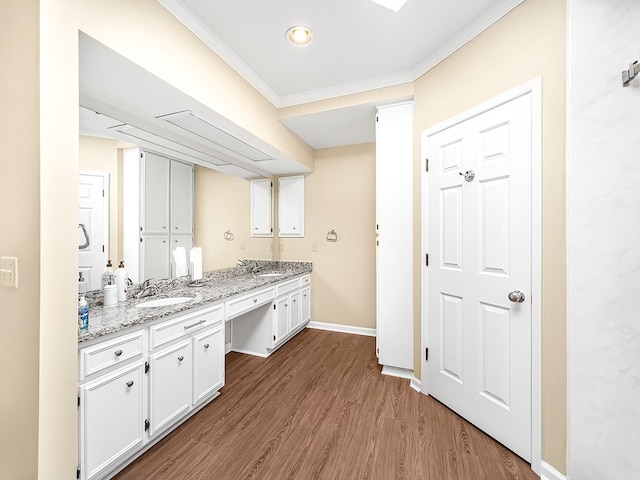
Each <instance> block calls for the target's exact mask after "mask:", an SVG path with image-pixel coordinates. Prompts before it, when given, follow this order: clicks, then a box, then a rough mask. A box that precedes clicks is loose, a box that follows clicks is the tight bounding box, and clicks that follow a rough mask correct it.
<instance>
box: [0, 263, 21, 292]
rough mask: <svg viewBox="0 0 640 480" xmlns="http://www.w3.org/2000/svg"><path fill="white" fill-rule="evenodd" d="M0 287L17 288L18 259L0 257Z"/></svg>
mask: <svg viewBox="0 0 640 480" xmlns="http://www.w3.org/2000/svg"><path fill="white" fill-rule="evenodd" d="M0 285H2V286H3V287H13V288H18V257H0Z"/></svg>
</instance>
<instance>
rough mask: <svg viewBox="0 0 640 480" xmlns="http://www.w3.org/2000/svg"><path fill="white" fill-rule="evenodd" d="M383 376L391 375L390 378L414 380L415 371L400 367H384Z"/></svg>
mask: <svg viewBox="0 0 640 480" xmlns="http://www.w3.org/2000/svg"><path fill="white" fill-rule="evenodd" d="M381 373H382V375H389V376H390V377H399V378H406V379H407V380H411V379H412V378H413V370H409V369H407V368H400V367H391V366H389V365H383V366H382V372H381Z"/></svg>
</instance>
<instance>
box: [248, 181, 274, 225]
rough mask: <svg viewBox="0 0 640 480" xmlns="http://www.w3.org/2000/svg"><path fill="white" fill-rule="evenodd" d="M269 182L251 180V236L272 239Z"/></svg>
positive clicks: (270, 184)
mask: <svg viewBox="0 0 640 480" xmlns="http://www.w3.org/2000/svg"><path fill="white" fill-rule="evenodd" d="M271 186H272V183H271V180H269V179H268V178H261V179H258V180H251V236H252V237H272V236H273V228H272V224H271V188H272V187H271Z"/></svg>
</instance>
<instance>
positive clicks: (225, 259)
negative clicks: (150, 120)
mask: <svg viewBox="0 0 640 480" xmlns="http://www.w3.org/2000/svg"><path fill="white" fill-rule="evenodd" d="M132 146H133V145H131V144H129V143H126V142H123V141H121V140H115V139H111V138H98V137H90V136H80V139H79V155H80V161H79V170H85V171H99V172H107V173H109V179H110V182H109V183H110V184H109V193H110V195H109V198H110V205H109V212H110V213H109V217H110V218H109V235H108V247H107V251H108V258H110V259H111V260H112V261H113V263H114V265H117V264H118V263H117V262H118V261H120V260H121V259H122V255H123V247H122V232H123V231H122V212H123V209H124V208H127V206H126V205H123V204H122V155H121V151H122V149H124V148H130V147H132ZM250 189H251V182H250V181H249V180H245V179H243V178H238V177H233V176H230V175H227V174H224V173H221V172H218V171H215V170H211V169H208V168H205V167H201V166H199V165H196V166H195V189H194V195H195V196H194V244H195V245H197V246H201V247H202V252H203V259H202V263H203V265H202V267H203V270H204V271H210V270H218V269H221V268H227V267H232V266H234V265H235V264H236V263H237V261H238V259H239V258H255V259H261V260H272V259H273V253H272V241H273V239H272V238H252V237H251V235H250V231H251V227H250V225H251V214H250V203H251V190H250ZM225 232H231V233H232V237H233V239H231V237H230V236H229V235H226V237H225ZM105 265H106V264H105ZM127 267H130V268H138V266H133V265H131V266H127Z"/></svg>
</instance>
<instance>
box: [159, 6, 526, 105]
mask: <svg viewBox="0 0 640 480" xmlns="http://www.w3.org/2000/svg"><path fill="white" fill-rule="evenodd" d="M158 1H159V3H161V4H162V5H164V6H165V8H167V9H168V10H169V11H170V12H171V13H173V14H174V15H175V16H176V17H177V18H178V19H179V20H180V21H182V22H183V23H184V24H185V25H186V26H187V27H188V28H190V29H191V30H192V31H193V32H194V33H195V34H196V35H198V36H199V37H200V38H201V39H202V40H203V41H204V42H205V43H206V44H208V45H209V46H210V47H211V48H212V49H213V50H214V51H216V53H218V54H219V55H220V56H221V57H222V58H224V59H225V60H226V61H227V62H228V63H229V64H230V65H231V66H232V67H233V68H235V69H236V70H237V71H238V72H239V73H240V74H241V75H242V76H243V77H244V78H245V79H246V80H248V81H249V82H250V83H252V84H253V85H254V87H256V88H257V89H258V90H259V91H260V92H262V94H263V95H264V96H265V97H266V98H268V99H269V100H270V101H271V102H272V103H273V104H274V105H276V106H277V107H283V106H290V105H296V104H300V103H307V102H310V101H314V100H321V99H325V98H330V97H336V96H340V95H345V94H350V93H354V92H360V91H365V90H371V89H374V88H378V87H384V86H389V85H397V84H400V83H405V82H409V81H413V80H415V79H416V78H418V77H419V76H420V75H422V74H423V73H425V72H426V71H428V70H429V69H430V68H432V67H433V66H435V65H436V64H437V63H438V62H440V61H441V60H443V59H444V58H446V57H447V56H448V55H450V54H451V53H452V52H454V51H455V50H456V49H458V48H460V46H462V45H464V44H465V43H466V42H468V41H469V40H470V39H471V38H473V37H474V36H475V35H477V34H478V33H480V32H481V31H482V30H484V29H485V28H487V27H488V26H489V25H491V24H492V23H494V22H495V21H496V20H498V19H499V18H500V17H502V16H503V15H505V14H506V13H507V12H509V11H510V10H511V9H513V8H514V7H516V6H517V5H519V4H520V3H522V1H523V0H408V1H407V3H406V4H405V5H404V7H402V9H401V10H400V11H399V12H398V13H395V12H393V11H392V10H389V9H387V8H384V7H382V6H380V5H378V4H376V3H374V2H372V1H370V0H269V1H266V0H242V1H229V0H158ZM300 24H301V25H305V26H307V27H310V28H311V30H312V31H313V33H314V40H313V42H312V43H311V44H310V45H308V46H306V47H295V46H293V45H291V44H289V43H288V42H287V40H286V38H285V33H286V31H287V30H288V29H289V27H291V26H294V25H300Z"/></svg>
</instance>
